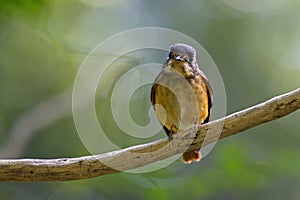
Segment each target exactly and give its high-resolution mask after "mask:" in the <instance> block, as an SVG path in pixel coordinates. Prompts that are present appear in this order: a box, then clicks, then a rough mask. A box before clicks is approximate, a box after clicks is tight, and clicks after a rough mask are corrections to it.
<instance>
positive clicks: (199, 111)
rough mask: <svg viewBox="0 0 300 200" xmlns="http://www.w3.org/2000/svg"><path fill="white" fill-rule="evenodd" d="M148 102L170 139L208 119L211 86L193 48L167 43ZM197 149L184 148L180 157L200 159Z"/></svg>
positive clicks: (189, 159)
mask: <svg viewBox="0 0 300 200" xmlns="http://www.w3.org/2000/svg"><path fill="white" fill-rule="evenodd" d="M150 98H151V103H152V105H153V107H154V110H155V112H156V115H157V117H158V120H159V121H160V123H161V124H162V126H163V129H164V131H165V132H166V134H167V136H168V137H169V139H170V140H172V138H173V136H174V134H177V133H178V132H179V131H180V130H184V129H188V128H191V127H193V126H195V125H196V126H198V125H201V124H203V123H207V122H208V121H209V120H210V114H211V109H212V100H213V91H212V87H211V85H210V83H209V81H208V79H207V77H206V75H205V74H204V72H202V71H201V70H200V69H199V67H198V64H197V61H196V50H195V49H194V48H193V47H192V46H189V45H187V44H183V43H175V44H173V45H171V46H170V51H169V54H168V57H167V60H166V61H165V63H164V64H163V66H162V70H161V71H160V73H159V74H158V75H157V77H156V78H155V80H154V82H153V84H152V88H151V95H150ZM201 158H202V155H201V152H200V149H196V150H191V151H186V152H184V153H183V154H182V161H183V163H185V164H190V163H192V161H200V160H201Z"/></svg>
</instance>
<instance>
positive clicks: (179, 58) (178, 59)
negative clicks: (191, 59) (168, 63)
mask: <svg viewBox="0 0 300 200" xmlns="http://www.w3.org/2000/svg"><path fill="white" fill-rule="evenodd" d="M175 60H177V61H183V59H182V58H181V57H180V56H177V57H176V58H175Z"/></svg>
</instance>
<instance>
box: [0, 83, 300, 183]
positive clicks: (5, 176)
mask: <svg viewBox="0 0 300 200" xmlns="http://www.w3.org/2000/svg"><path fill="white" fill-rule="evenodd" d="M299 108H300V88H298V89H296V90H294V91H292V92H289V93H286V94H283V95H280V96H277V97H274V98H272V99H270V100H268V101H266V102H263V103H261V104H258V105H256V106H253V107H250V108H247V109H245V110H242V111H239V112H236V113H233V114H231V115H229V116H226V117H224V118H222V119H218V120H215V121H212V122H210V123H207V124H204V125H201V126H200V129H199V130H198V131H197V134H193V133H195V131H194V130H195V128H192V129H190V130H187V131H183V132H180V133H178V134H177V135H176V136H175V138H174V139H173V140H171V141H170V140H168V139H162V140H158V141H155V142H151V143H148V144H143V145H137V146H133V147H129V148H126V149H122V150H118V151H113V152H109V153H104V154H99V155H92V156H84V157H79V158H60V159H13V160H0V181H1V182H4V181H7V182H8V181H10V182H12V181H15V182H33V181H68V180H78V179H86V178H91V177H97V176H102V175H107V174H113V173H117V172H120V171H125V170H131V169H136V168H138V167H142V166H145V165H147V164H150V163H153V162H155V161H160V160H164V159H166V158H169V157H171V156H173V155H176V154H179V153H182V152H184V151H185V150H186V149H187V148H188V149H189V150H192V149H196V148H200V147H201V146H204V145H207V144H209V143H212V142H216V141H218V140H219V139H223V138H225V137H229V136H231V135H235V134H237V133H240V132H241V131H244V130H246V129H249V128H252V127H255V126H258V125H260V124H263V123H265V122H269V121H272V120H275V119H278V118H281V117H284V116H286V115H288V114H290V113H292V112H294V111H296V110H297V109H299ZM220 128H221V134H220V131H218V130H219V129H220ZM190 143H192V144H191V145H190Z"/></svg>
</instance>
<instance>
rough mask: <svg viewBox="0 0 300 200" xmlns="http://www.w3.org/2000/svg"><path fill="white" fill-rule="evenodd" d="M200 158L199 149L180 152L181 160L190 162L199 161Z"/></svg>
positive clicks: (186, 162)
mask: <svg viewBox="0 0 300 200" xmlns="http://www.w3.org/2000/svg"><path fill="white" fill-rule="evenodd" d="M201 158H202V156H201V152H200V149H196V150H192V151H187V152H184V153H183V154H182V162H183V163H185V164H190V163H191V162H192V161H200V160H201Z"/></svg>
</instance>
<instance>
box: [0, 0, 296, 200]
mask: <svg viewBox="0 0 300 200" xmlns="http://www.w3.org/2000/svg"><path fill="white" fill-rule="evenodd" d="M84 2H89V3H91V1H88V0H80V1H79V0H78V1H71V0H69V1H59V0H54V1H46V0H34V1H33V0H28V1H25V0H15V1H0V44H1V45H0V154H1V153H2V151H3V150H4V148H5V145H6V144H10V145H12V146H13V145H14V144H15V143H14V142H13V141H11V140H8V138H9V137H10V136H11V135H12V134H13V133H14V131H15V129H14V128H15V127H18V126H19V125H20V124H18V122H20V121H19V120H20V119H21V118H22V116H26V114H28V113H30V112H31V111H32V110H34V109H36V108H37V107H38V106H39V105H41V103H42V102H45V101H48V100H51V99H52V98H54V97H56V96H57V95H59V94H66V95H69V98H67V100H66V101H65V102H64V101H63V102H60V103H62V104H63V105H65V106H61V104H59V105H60V106H61V107H63V108H65V109H66V113H67V114H65V115H64V116H63V117H61V118H59V119H58V120H56V121H55V120H54V121H53V122H51V123H49V124H47V125H45V126H42V127H40V128H38V129H37V130H36V131H35V132H34V133H33V134H32V135H30V136H29V139H28V141H27V135H26V134H25V133H26V130H27V129H30V128H32V126H35V125H36V124H39V123H40V120H41V119H40V118H43V119H44V118H47V117H49V118H51V116H50V114H49V112H45V111H44V112H42V115H40V116H42V117H40V118H36V119H35V120H34V121H33V122H32V121H31V122H30V123H28V124H27V125H26V126H23V129H24V130H21V131H20V130H19V135H18V137H17V138H19V139H18V140H22V141H23V140H24V141H25V140H26V141H27V142H26V144H25V146H24V149H22V155H18V156H19V157H35V158H55V157H76V156H82V155H87V154H88V153H87V150H86V149H85V148H84V146H83V144H82V143H81V142H80V138H79V137H78V135H77V133H76V129H75V126H74V124H73V119H72V113H71V96H70V94H71V90H72V86H73V82H74V80H75V76H76V72H77V70H78V69H79V66H80V64H81V63H82V62H83V59H84V58H85V56H86V55H87V54H88V53H89V51H90V50H91V49H93V48H94V47H95V46H96V45H97V44H98V43H99V42H101V41H103V40H104V39H106V38H108V37H109V36H111V35H112V34H115V33H118V32H121V31H124V30H127V29H130V28H134V27H144V26H158V27H166V28H172V29H175V30H177V31H180V32H183V33H185V34H187V35H189V36H191V37H193V38H194V39H195V40H197V41H198V42H199V43H200V44H202V45H203V46H204V47H205V49H206V50H207V51H208V52H209V54H210V55H211V57H212V58H213V59H214V61H215V63H216V64H217V66H218V68H219V70H220V72H221V74H222V77H223V80H224V83H225V87H226V94H227V98H228V99H227V102H228V107H227V110H228V113H232V112H234V111H237V110H240V109H242V108H246V107H249V106H252V105H254V104H256V103H259V102H262V101H264V100H266V99H268V98H270V97H273V96H275V95H278V94H280V93H283V92H287V91H290V90H292V89H294V88H297V87H299V83H300V82H299V76H300V60H299V52H300V47H299V46H300V40H299V33H300V26H299V17H300V15H299V5H300V1H299V0H294V1H292V0H288V1H281V0H276V1H262V2H261V3H260V4H259V6H257V5H256V4H255V3H249V4H247V5H245V4H243V3H242V2H245V1H230V0H226V1H225V0H224V1H218V0H212V1H204V0H203V1H195V0H190V1H178V0H176V1H170V0H165V1H147V0H143V1H125V0H124V1H121V0H120V1H114V2H113V3H108V2H106V3H105V1H102V2H104V3H103V4H101V5H98V7H92V6H91V4H88V3H84ZM268 2H269V3H268ZM146 39H147V38H145V40H146ZM146 55H151V56H150V57H151V58H153V60H155V61H157V62H159V63H162V62H163V61H164V59H165V57H166V52H151V51H147V54H146ZM94 56H99V58H100V59H101V56H111V55H98V54H96V55H94ZM126 56H127V57H126ZM126 56H125V57H123V58H120V59H119V60H118V61H116V62H115V63H113V64H112V66H113V67H111V68H110V70H108V71H107V72H106V75H105V78H104V79H103V80H100V81H99V85H98V88H97V93H96V97H95V98H96V102H97V103H96V111H97V116H98V120H99V121H100V124H101V125H103V127H104V129H105V130H106V132H109V133H111V134H110V135H107V137H109V138H110V139H111V140H112V141H113V142H114V143H115V144H117V145H118V146H119V147H122V148H123V147H127V146H131V145H133V144H140V143H145V142H148V141H153V140H155V139H158V138H161V137H165V135H164V134H163V133H162V132H161V133H160V134H158V135H156V136H154V137H151V138H147V139H137V138H132V137H130V136H128V135H125V134H124V133H123V132H122V130H120V128H119V127H118V126H117V125H116V123H115V122H114V121H113V117H112V113H111V110H110V97H111V93H112V89H113V86H114V85H115V84H116V82H117V80H118V79H119V77H121V76H122V74H123V73H124V72H126V71H128V70H130V69H131V68H132V67H133V66H135V65H138V64H143V63H147V62H148V60H142V59H140V58H139V57H138V56H137V54H135V53H134V52H131V53H128V55H126ZM146 59H147V58H146ZM200 67H201V66H200ZM149 92H150V86H145V87H142V88H139V90H137V91H136V92H135V93H134V94H133V96H132V98H131V101H130V105H129V109H130V112H131V115H132V118H133V120H135V121H136V122H137V123H138V124H140V125H145V124H147V123H149V116H148V109H149V108H150V101H149ZM55 103H57V102H55ZM55 103H54V105H55ZM59 105H58V104H57V106H59ZM61 107H60V108H61ZM299 119H300V115H299V112H297V113H295V114H293V115H290V116H288V117H286V118H283V119H280V120H278V121H276V122H272V123H269V124H266V125H263V126H260V127H256V128H254V129H251V130H247V131H245V133H244V134H240V135H238V136H235V137H231V138H229V139H226V140H224V141H221V142H218V143H217V144H216V146H215V148H214V149H213V151H212V152H211V153H210V154H208V156H207V157H205V158H204V159H203V161H201V162H200V163H196V164H192V165H188V166H184V165H183V164H182V163H181V162H180V160H178V161H176V162H175V163H173V164H172V165H170V166H168V167H166V168H164V169H161V170H158V171H155V172H150V173H145V174H131V173H125V172H124V173H120V174H116V175H109V176H104V177H99V178H94V179H89V180H80V181H72V182H64V183H62V182H51V183H30V184H20V183H0V193H1V198H3V199H211V200H213V199H275V200H277V199H278V200H279V199H299V197H300V193H299V192H298V187H299V176H300V170H299V166H300V157H299V155H300V154H299V128H300V127H299ZM25 129H26V130H25ZM22 131H24V132H22ZM11 142H12V143H11ZM14 148H23V147H19V146H13V148H12V149H14ZM1 155H2V154H1ZM2 156H4V157H5V155H2Z"/></svg>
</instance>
